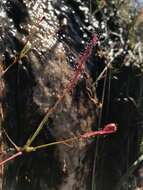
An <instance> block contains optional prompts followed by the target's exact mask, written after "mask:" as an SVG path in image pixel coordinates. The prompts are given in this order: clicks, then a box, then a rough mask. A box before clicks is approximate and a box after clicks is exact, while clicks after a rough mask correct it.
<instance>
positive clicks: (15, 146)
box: [3, 129, 19, 151]
mask: <svg viewBox="0 0 143 190" xmlns="http://www.w3.org/2000/svg"><path fill="white" fill-rule="evenodd" d="M3 132H4V134H5V136H6V137H7V139H8V140H9V141H10V143H11V144H12V145H13V146H14V148H15V149H16V150H17V151H19V147H18V146H17V145H16V144H15V143H14V142H13V140H12V139H11V138H10V137H9V135H8V134H7V132H6V130H5V129H3Z"/></svg>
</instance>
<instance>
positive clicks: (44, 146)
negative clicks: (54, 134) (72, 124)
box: [33, 137, 79, 151]
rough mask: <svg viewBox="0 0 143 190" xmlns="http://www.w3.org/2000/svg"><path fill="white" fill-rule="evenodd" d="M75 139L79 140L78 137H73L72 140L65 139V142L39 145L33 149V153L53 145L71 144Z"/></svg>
mask: <svg viewBox="0 0 143 190" xmlns="http://www.w3.org/2000/svg"><path fill="white" fill-rule="evenodd" d="M77 139H79V138H78V137H73V138H69V139H66V140H61V141H56V142H52V143H48V144H43V145H39V146H36V147H33V151H36V150H39V149H43V148H47V147H49V146H53V145H58V144H66V143H69V142H73V141H75V140H77Z"/></svg>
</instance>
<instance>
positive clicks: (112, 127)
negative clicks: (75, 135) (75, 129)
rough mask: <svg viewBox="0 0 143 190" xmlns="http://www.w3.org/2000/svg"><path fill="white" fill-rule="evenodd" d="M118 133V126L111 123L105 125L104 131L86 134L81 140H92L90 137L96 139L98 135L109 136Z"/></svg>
mask: <svg viewBox="0 0 143 190" xmlns="http://www.w3.org/2000/svg"><path fill="white" fill-rule="evenodd" d="M116 131H117V126H116V124H115V123H109V124H107V125H105V127H104V128H103V129H102V130H99V131H90V132H87V133H84V134H83V135H81V136H80V137H81V139H86V138H90V137H95V136H97V135H107V134H111V133H116Z"/></svg>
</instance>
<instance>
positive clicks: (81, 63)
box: [65, 35, 98, 92]
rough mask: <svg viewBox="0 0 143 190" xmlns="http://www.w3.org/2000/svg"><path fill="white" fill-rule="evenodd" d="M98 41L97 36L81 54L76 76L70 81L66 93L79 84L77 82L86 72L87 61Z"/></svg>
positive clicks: (94, 36)
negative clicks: (84, 71)
mask: <svg viewBox="0 0 143 190" xmlns="http://www.w3.org/2000/svg"><path fill="white" fill-rule="evenodd" d="M97 40H98V38H97V37H96V35H93V37H92V39H91V40H90V42H89V43H88V44H87V45H86V47H85V50H84V52H83V53H81V54H80V56H79V58H78V60H77V68H76V70H75V73H74V76H73V78H72V79H71V80H70V81H69V83H68V84H67V86H66V88H65V90H66V92H69V91H71V90H72V89H73V88H74V86H75V85H76V84H77V82H78V80H79V78H80V76H81V73H82V71H83V70H84V67H85V62H86V61H87V59H88V58H89V56H90V55H91V52H92V48H93V47H94V46H95V44H96V43H97Z"/></svg>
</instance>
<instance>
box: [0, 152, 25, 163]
mask: <svg viewBox="0 0 143 190" xmlns="http://www.w3.org/2000/svg"><path fill="white" fill-rule="evenodd" d="M21 155H22V152H21V151H20V152H17V153H16V154H14V155H12V156H10V157H8V158H7V159H5V160H3V161H1V162H0V166H2V165H4V164H5V163H7V162H8V161H10V160H13V159H14V158H16V157H18V156H21Z"/></svg>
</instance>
